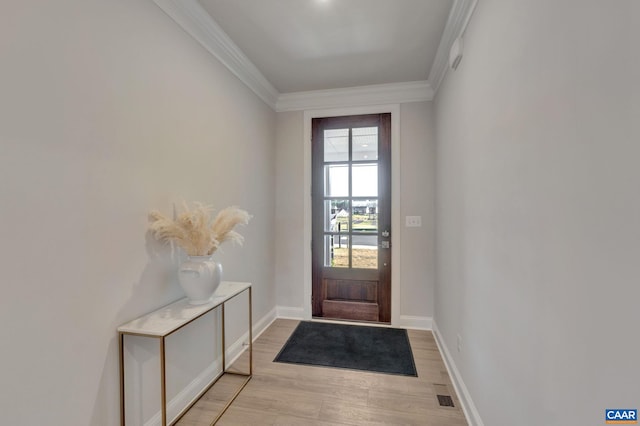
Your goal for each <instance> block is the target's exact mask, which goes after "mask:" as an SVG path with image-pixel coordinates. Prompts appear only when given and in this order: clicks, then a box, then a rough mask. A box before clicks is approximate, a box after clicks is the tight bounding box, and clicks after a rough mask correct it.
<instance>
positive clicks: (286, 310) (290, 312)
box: [276, 306, 304, 320]
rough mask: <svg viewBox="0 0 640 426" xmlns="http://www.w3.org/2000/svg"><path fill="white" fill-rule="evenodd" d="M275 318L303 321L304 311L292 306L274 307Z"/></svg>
mask: <svg viewBox="0 0 640 426" xmlns="http://www.w3.org/2000/svg"><path fill="white" fill-rule="evenodd" d="M276 317H277V318H282V319H295V320H303V319H304V309H303V308H294V307H292V306H276Z"/></svg>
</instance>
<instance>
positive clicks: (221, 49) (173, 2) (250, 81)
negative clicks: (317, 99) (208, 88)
mask: <svg viewBox="0 0 640 426" xmlns="http://www.w3.org/2000/svg"><path fill="white" fill-rule="evenodd" d="M154 2H155V3H156V4H157V5H158V6H159V7H160V8H161V9H162V10H163V11H164V12H165V13H166V14H167V15H169V17H171V18H172V19H173V20H174V21H176V23H177V24H178V25H180V26H181V27H182V28H183V29H184V30H185V31H186V32H187V33H188V34H189V35H191V36H192V37H193V38H194V39H196V40H197V41H198V42H199V43H200V44H201V45H202V46H203V47H204V48H205V49H207V51H208V52H209V53H211V54H212V55H213V56H215V57H216V58H218V60H219V61H220V62H222V64H223V65H225V66H226V67H227V68H228V69H229V70H230V71H231V72H232V73H233V74H234V75H235V76H236V77H238V78H239V79H240V81H242V82H243V83H244V84H245V85H247V86H248V87H249V88H250V89H251V90H252V91H253V92H254V93H255V94H256V95H257V96H258V97H259V98H260V99H262V100H263V101H264V102H265V103H266V104H267V105H269V106H270V107H271V108H273V109H275V108H276V102H277V100H278V95H279V94H278V91H277V90H276V89H275V88H274V87H273V85H272V84H271V83H269V81H268V80H267V79H266V78H265V77H264V75H262V73H261V72H260V71H259V70H258V68H256V66H255V65H254V64H253V63H252V62H251V61H250V60H249V58H247V56H246V55H245V54H244V53H243V52H242V51H241V50H240V48H239V47H238V46H237V45H236V44H235V43H234V42H233V41H232V40H231V39H230V38H229V36H228V35H227V34H226V33H225V32H224V31H223V30H222V28H220V26H219V25H218V24H217V23H216V22H215V21H214V20H213V18H212V17H211V15H209V13H207V11H206V10H204V8H203V7H202V5H201V4H200V3H199V2H198V0H154Z"/></svg>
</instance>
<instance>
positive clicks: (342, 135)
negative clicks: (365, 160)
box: [324, 129, 349, 163]
mask: <svg viewBox="0 0 640 426" xmlns="http://www.w3.org/2000/svg"><path fill="white" fill-rule="evenodd" d="M330 161H349V129H331V130H325V131H324V162H325V163H327V162H330Z"/></svg>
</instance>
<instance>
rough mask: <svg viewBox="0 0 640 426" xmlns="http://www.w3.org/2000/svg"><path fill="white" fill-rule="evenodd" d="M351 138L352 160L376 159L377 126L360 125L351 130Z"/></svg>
mask: <svg viewBox="0 0 640 426" xmlns="http://www.w3.org/2000/svg"><path fill="white" fill-rule="evenodd" d="M351 135H352V139H353V161H375V160H377V159H378V128H377V127H361V128H356V129H352V130H351Z"/></svg>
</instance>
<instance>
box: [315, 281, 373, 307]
mask: <svg viewBox="0 0 640 426" xmlns="http://www.w3.org/2000/svg"><path fill="white" fill-rule="evenodd" d="M324 285H325V286H326V293H325V300H345V301H346V300H348V301H356V302H357V301H361V302H369V303H378V282H377V281H352V280H349V281H347V280H328V279H325V280H324Z"/></svg>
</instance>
